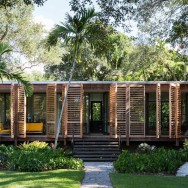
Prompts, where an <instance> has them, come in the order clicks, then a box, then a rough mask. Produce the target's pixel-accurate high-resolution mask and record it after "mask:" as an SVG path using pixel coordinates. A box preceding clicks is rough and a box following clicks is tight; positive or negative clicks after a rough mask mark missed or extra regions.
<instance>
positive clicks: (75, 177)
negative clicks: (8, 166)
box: [0, 169, 84, 188]
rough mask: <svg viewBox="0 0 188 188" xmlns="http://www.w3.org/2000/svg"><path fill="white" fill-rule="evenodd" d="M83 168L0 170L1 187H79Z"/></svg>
mask: <svg viewBox="0 0 188 188" xmlns="http://www.w3.org/2000/svg"><path fill="white" fill-rule="evenodd" d="M83 177H84V171H83V170H65V169H59V170H53V171H45V172H13V171H12V172H10V171H0V187H1V188H3V187H6V188H7V187H9V188H17V187H22V188H24V187H37V188H40V187H41V188H42V187H50V188H58V187H63V188H70V187H71V188H79V187H80V182H81V180H82V179H83Z"/></svg>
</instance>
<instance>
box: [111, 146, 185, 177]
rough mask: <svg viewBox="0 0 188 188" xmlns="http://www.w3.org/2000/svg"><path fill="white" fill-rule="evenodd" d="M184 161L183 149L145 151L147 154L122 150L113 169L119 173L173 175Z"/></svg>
mask: <svg viewBox="0 0 188 188" xmlns="http://www.w3.org/2000/svg"><path fill="white" fill-rule="evenodd" d="M142 151H145V149H144V150H142ZM186 161H188V151H187V150H185V149H181V150H173V149H164V148H157V149H155V150H153V151H151V150H150V152H148V150H147V152H136V153H130V152H129V151H126V150H124V151H123V152H122V153H121V154H120V156H119V158H118V160H117V161H115V162H114V167H115V169H116V170H117V171H118V172H120V173H164V174H175V173H176V172H177V169H178V168H179V167H180V166H181V165H182V164H183V163H184V162H186Z"/></svg>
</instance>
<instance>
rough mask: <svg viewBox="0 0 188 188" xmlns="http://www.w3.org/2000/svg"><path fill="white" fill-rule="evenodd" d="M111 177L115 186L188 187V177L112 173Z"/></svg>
mask: <svg viewBox="0 0 188 188" xmlns="http://www.w3.org/2000/svg"><path fill="white" fill-rule="evenodd" d="M110 178H111V181H112V184H113V186H114V188H188V177H175V176H146V175H145V176H139V175H130V174H119V173H112V174H110Z"/></svg>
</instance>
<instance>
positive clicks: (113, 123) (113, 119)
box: [110, 84, 117, 138]
mask: <svg viewBox="0 0 188 188" xmlns="http://www.w3.org/2000/svg"><path fill="white" fill-rule="evenodd" d="M116 101H117V84H111V85H110V137H115V138H117V102H116ZM113 132H114V135H113Z"/></svg>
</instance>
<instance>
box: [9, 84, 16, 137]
mask: <svg viewBox="0 0 188 188" xmlns="http://www.w3.org/2000/svg"><path fill="white" fill-rule="evenodd" d="M10 100H11V102H10V105H11V106H10V132H11V138H14V136H15V133H16V132H15V130H16V129H15V126H16V125H15V122H16V106H15V105H16V100H17V92H16V86H15V85H14V84H12V85H11V92H10Z"/></svg>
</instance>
